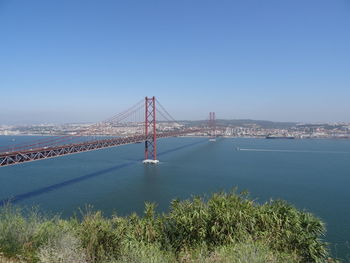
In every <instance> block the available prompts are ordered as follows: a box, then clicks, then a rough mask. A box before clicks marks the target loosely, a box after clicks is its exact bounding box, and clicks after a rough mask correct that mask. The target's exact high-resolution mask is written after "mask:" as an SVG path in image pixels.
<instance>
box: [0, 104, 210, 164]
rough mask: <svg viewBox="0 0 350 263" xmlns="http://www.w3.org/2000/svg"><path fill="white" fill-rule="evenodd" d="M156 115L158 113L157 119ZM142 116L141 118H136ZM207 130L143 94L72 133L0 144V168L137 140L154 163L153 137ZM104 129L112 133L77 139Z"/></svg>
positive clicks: (155, 151) (155, 138)
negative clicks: (179, 119) (187, 122)
mask: <svg viewBox="0 0 350 263" xmlns="http://www.w3.org/2000/svg"><path fill="white" fill-rule="evenodd" d="M158 106H159V107H158ZM142 111H143V112H144V114H142ZM156 114H157V116H159V118H157V119H156ZM142 115H143V116H144V120H140V116H142ZM169 126H170V127H169ZM209 126H212V125H209ZM211 128H212V127H211ZM208 129H210V128H209V127H201V128H188V127H185V126H184V125H182V124H179V123H178V122H177V121H176V120H175V119H174V118H173V117H172V116H171V115H170V114H169V113H168V112H167V110H166V109H165V108H164V107H163V106H162V105H161V104H160V103H159V101H158V100H156V98H155V97H151V98H148V97H146V98H145V100H144V101H143V100H142V101H140V102H138V103H137V104H135V105H134V106H132V107H131V108H129V109H128V110H126V111H124V112H122V113H119V114H117V115H115V116H113V117H112V118H110V119H107V120H106V121H103V122H100V123H95V124H92V125H89V126H88V127H86V128H84V129H81V130H78V131H75V134H69V135H64V136H53V137H50V138H45V139H39V140H35V141H31V142H29V143H27V144H19V145H14V146H11V147H9V146H7V147H0V167H2V166H9V165H15V164H21V163H26V162H31V161H37V160H44V159H48V158H55V157H59V156H64V155H69V154H76V153H81V152H87V151H94V150H98V149H104V148H109V147H116V146H120V145H125V144H132V143H141V142H144V143H145V161H144V162H145V163H157V162H158V161H157V138H167V137H176V136H183V135H187V134H191V133H196V132H203V131H204V132H205V131H206V130H208ZM106 130H107V131H108V130H110V131H111V132H113V131H114V130H115V131H116V136H112V137H111V136H108V138H106V136H104V137H103V136H102V137H101V136H100V137H99V138H97V139H96V138H94V139H88V140H85V141H77V139H82V138H90V137H91V135H92V134H96V133H97V134H98V133H101V131H104V132H105V131H106Z"/></svg>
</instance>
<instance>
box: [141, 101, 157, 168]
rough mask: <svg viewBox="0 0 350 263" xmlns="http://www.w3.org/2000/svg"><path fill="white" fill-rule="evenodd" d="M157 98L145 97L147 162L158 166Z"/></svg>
mask: <svg viewBox="0 0 350 263" xmlns="http://www.w3.org/2000/svg"><path fill="white" fill-rule="evenodd" d="M156 125H157V122H156V98H155V97H154V96H153V97H152V98H148V97H145V160H144V161H143V163H151V164H157V163H159V161H158V160H157V131H156Z"/></svg>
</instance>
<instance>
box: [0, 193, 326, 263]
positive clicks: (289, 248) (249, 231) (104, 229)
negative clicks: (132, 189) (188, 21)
mask: <svg viewBox="0 0 350 263" xmlns="http://www.w3.org/2000/svg"><path fill="white" fill-rule="evenodd" d="M154 209H155V205H154V204H149V203H146V205H145V212H144V216H143V217H140V216H138V215H136V214H132V215H130V216H128V217H119V216H116V215H114V216H112V217H111V218H105V217H103V216H102V214H101V212H98V211H97V212H96V211H93V210H91V209H87V211H86V212H85V213H83V217H82V219H81V220H79V219H77V218H71V219H69V220H63V219H60V218H59V217H54V218H46V217H44V216H42V215H41V214H40V213H38V212H37V210H35V209H32V210H31V211H29V212H28V211H23V210H21V209H19V208H15V207H11V206H7V207H3V208H2V209H1V210H0V261H1V257H3V258H5V257H6V258H7V259H8V260H14V261H13V262H42V263H49V262H50V263H63V262H64V263H83V262H89V263H90V262H91V263H100V262H101V263H102V262H103V263H122V262H125V263H130V262H135V263H136V262H138V263H141V262H142V263H143V262H144V263H151V262H152V263H158V262H159V263H165V262H183V263H185V262H203V263H212V262H222V263H226V262H227V263H229V262H230V263H231V262H240V263H243V262H246V263H258V262H259V263H260V262H261V263H265V262H271V263H277V262H283V263H285V262H290V263H294V262H316V263H318V262H333V261H331V260H330V259H327V258H328V251H327V244H326V243H325V242H323V241H322V240H321V239H320V238H321V237H322V235H323V234H324V232H325V227H324V225H323V223H322V222H321V221H320V220H319V219H317V218H316V217H314V216H313V215H311V214H310V213H307V212H303V211H299V210H297V209H296V208H294V207H293V206H291V205H290V204H287V203H286V202H283V201H271V202H267V203H265V204H262V205H259V204H257V203H255V202H254V201H252V200H251V199H250V198H248V196H247V194H246V193H240V194H237V193H236V192H235V191H232V192H231V193H229V194H226V193H218V194H214V195H212V196H211V197H210V198H208V200H204V199H203V198H200V197H195V198H193V199H191V200H185V201H178V200H175V201H173V202H172V203H171V208H170V212H169V213H167V214H162V215H157V214H155V211H154ZM1 255H2V256H1ZM3 262H6V261H5V260H4V259H3ZM8 262H12V261H8Z"/></svg>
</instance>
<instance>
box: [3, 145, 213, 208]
mask: <svg viewBox="0 0 350 263" xmlns="http://www.w3.org/2000/svg"><path fill="white" fill-rule="evenodd" d="M205 141H207V139H205V140H200V141H198V142H193V143H189V144H186V145H182V146H179V147H175V148H172V149H169V150H166V151H163V152H160V153H158V156H162V155H166V154H169V153H172V152H176V151H179V150H182V149H184V148H188V147H191V146H194V145H196V144H200V143H203V142H205ZM142 160H143V159H136V160H128V162H126V163H122V164H118V165H115V166H112V167H109V168H106V169H103V170H100V171H96V172H93V173H89V174H86V175H83V176H80V177H77V178H73V179H70V180H66V181H63V182H61V183H57V184H52V185H49V186H46V187H42V188H39V189H36V190H33V191H30V192H26V193H23V194H19V195H15V196H13V197H9V198H5V199H3V200H0V207H1V206H4V205H6V204H9V203H12V204H15V203H17V202H20V201H23V200H26V199H28V198H31V197H35V196H38V195H42V194H45V193H48V192H51V191H53V190H57V189H60V188H63V187H65V186H69V185H72V184H76V183H79V182H82V181H85V180H88V179H91V178H94V177H97V176H100V175H103V174H106V173H109V172H112V171H116V170H120V169H123V168H126V167H129V166H132V165H135V164H138V163H140V162H141V161H142Z"/></svg>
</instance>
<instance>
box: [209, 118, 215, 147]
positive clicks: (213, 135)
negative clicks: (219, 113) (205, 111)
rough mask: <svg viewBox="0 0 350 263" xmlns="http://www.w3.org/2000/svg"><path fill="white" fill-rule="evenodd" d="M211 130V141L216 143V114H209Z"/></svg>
mask: <svg viewBox="0 0 350 263" xmlns="http://www.w3.org/2000/svg"><path fill="white" fill-rule="evenodd" d="M209 129H210V136H211V137H212V138H211V139H209V141H216V139H215V138H216V118H215V112H209Z"/></svg>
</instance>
